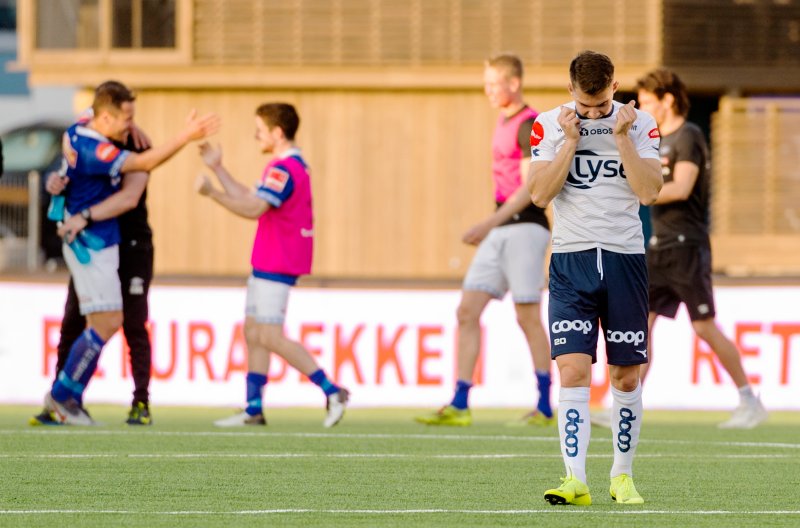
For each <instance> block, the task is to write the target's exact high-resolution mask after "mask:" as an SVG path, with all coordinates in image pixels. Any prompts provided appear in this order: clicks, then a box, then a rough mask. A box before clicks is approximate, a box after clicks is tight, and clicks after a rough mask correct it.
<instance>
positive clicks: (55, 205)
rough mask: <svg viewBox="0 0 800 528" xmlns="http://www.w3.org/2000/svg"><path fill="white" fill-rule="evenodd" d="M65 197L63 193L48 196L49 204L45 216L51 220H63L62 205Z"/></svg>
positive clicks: (64, 202) (64, 203) (63, 205)
mask: <svg viewBox="0 0 800 528" xmlns="http://www.w3.org/2000/svg"><path fill="white" fill-rule="evenodd" d="M66 201H67V199H66V198H65V197H64V195H63V194H55V195H53V196H51V197H50V206H49V207H48V208H47V218H48V219H50V220H52V221H53V222H63V221H64V207H65V206H66Z"/></svg>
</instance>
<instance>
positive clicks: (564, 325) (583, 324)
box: [550, 319, 592, 334]
mask: <svg viewBox="0 0 800 528" xmlns="http://www.w3.org/2000/svg"><path fill="white" fill-rule="evenodd" d="M571 330H575V331H577V332H583V333H584V334H588V333H589V332H591V331H592V322H591V321H580V320H578V319H576V320H574V321H556V322H555V323H553V324H552V326H550V331H551V332H552V333H554V334H560V333H561V332H569V331H571Z"/></svg>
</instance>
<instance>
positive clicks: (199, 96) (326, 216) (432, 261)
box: [136, 69, 567, 278]
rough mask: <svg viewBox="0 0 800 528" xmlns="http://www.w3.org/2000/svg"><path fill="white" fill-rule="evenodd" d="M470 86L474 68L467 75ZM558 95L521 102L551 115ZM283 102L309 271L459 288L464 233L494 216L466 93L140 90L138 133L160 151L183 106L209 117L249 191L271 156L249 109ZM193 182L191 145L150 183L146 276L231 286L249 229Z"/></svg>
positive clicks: (477, 106)
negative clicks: (308, 179)
mask: <svg viewBox="0 0 800 528" xmlns="http://www.w3.org/2000/svg"><path fill="white" fill-rule="evenodd" d="M475 75H476V84H479V82H480V75H481V70H480V69H476V72H475ZM566 95H567V94H566V91H564V92H563V93H561V92H558V93H543V94H532V97H530V98H529V102H530V103H531V104H532V105H535V106H536V107H538V108H542V109H544V108H548V109H549V108H551V107H554V106H556V105H557V104H560V103H562V102H564V101H565V100H566V98H567V97H566ZM274 100H280V101H288V102H291V103H293V104H295V105H296V106H297V108H298V110H299V112H300V115H301V125H300V132H299V134H298V138H297V139H298V142H299V144H300V145H301V146H302V147H303V150H304V152H305V154H306V157H307V159H308V162H309V163H310V165H311V168H312V184H313V189H314V213H315V220H316V244H317V245H316V253H315V257H316V258H315V265H314V273H315V274H317V275H320V276H331V277H366V278H385V277H389V278H456V277H460V276H461V275H463V273H464V272H465V270H466V266H467V264H468V261H469V259H470V258H471V255H472V249H471V248H470V247H468V246H465V245H463V244H462V243H461V242H460V240H461V235H462V233H463V232H464V231H465V230H466V229H467V228H468V227H469V226H471V225H472V223H473V222H476V221H479V220H480V219H482V218H483V217H484V216H485V215H487V214H489V213H490V212H491V211H492V209H493V207H494V203H493V190H492V183H491V176H490V174H491V173H490V142H491V134H492V130H493V127H494V123H495V119H496V116H497V114H496V111H495V110H493V109H491V108H490V107H489V106H488V104H487V102H486V99H485V96H484V95H483V93H482V92H481V91H480V88H476V89H475V90H473V91H460V92H451V91H447V92H445V91H443V92H430V91H423V92H413V91H402V92H393V91H384V92H380V91H372V92H368V93H352V92H346V91H341V92H339V91H302V92H252V91H225V92H217V91H206V92H203V91H196V92H190V93H186V92H178V91H157V90H145V91H141V92H139V98H138V100H137V116H136V119H137V121H138V122H139V123H140V124H141V126H142V127H144V128H145V129H146V131H147V132H148V133H150V135H151V136H152V139H153V141H154V142H155V143H156V144H157V143H160V142H162V141H164V140H166V139H167V138H168V137H169V135H170V134H174V133H176V132H177V131H178V130H179V126H180V123H181V122H182V119H183V116H185V115H186V114H187V113H188V112H189V110H190V109H191V108H198V109H199V110H201V111H207V110H213V111H216V112H218V113H220V114H221V115H222V117H223V121H224V124H223V130H222V132H221V134H220V135H219V136H217V137H215V138H214V139H213V141H214V142H219V143H220V144H221V145H222V147H223V152H224V162H225V165H226V166H227V167H228V168H229V169H230V171H231V173H232V174H234V175H235V176H236V177H237V178H238V179H239V180H241V181H243V182H247V183H248V184H249V183H251V182H255V181H256V180H257V179H258V178H259V176H260V174H261V170H262V168H263V167H264V165H265V163H266V162H267V160H268V158H267V157H265V156H263V155H260V154H259V153H258V152H257V151H256V147H255V141H254V139H253V134H254V127H255V125H254V117H253V115H254V110H255V108H256V107H257V106H258V105H259V104H260V103H262V102H265V101H274ZM201 170H203V167H202V166H201V163H200V162H199V158H198V156H197V154H196V148H195V147H193V146H191V147H188V148H187V149H186V150H184V151H183V152H181V153H180V154H178V155H177V156H176V157H175V158H174V159H172V160H170V161H169V162H168V163H167V164H166V165H165V166H163V167H162V168H159V169H158V170H157V171H156V172H155V173H154V174H153V177H152V181H151V184H150V187H149V189H150V190H149V195H148V196H149V197H148V204H149V207H150V213H151V220H152V224H153V227H154V231H155V244H156V268H157V271H158V272H159V273H166V274H214V275H231V274H241V273H245V272H246V271H247V270H248V269H249V252H250V248H251V243H252V238H253V233H254V229H255V222H252V221H246V220H241V219H238V218H236V217H235V216H233V215H232V214H230V213H227V212H225V211H223V210H222V209H221V208H220V207H218V206H215V205H214V204H212V203H211V202H210V201H208V200H206V199H202V198H201V197H198V196H196V195H195V194H194V193H193V191H192V183H193V181H194V178H195V176H196V175H197V174H198V172H199V171H201Z"/></svg>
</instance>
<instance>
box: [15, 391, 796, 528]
mask: <svg viewBox="0 0 800 528" xmlns="http://www.w3.org/2000/svg"><path fill="white" fill-rule="evenodd" d="M38 410H39V409H38V408H36V407H31V406H0V526H2V527H6V526H9V527H16V526H20V527H23V526H24V527H29V526H78V527H84V526H85V527H95V526H96V527H100V526H103V527H106V526H146V527H148V528H154V527H162V526H163V527H167V526H169V527H174V526H192V527H202V526H237V527H249V526H303V527H314V526H354V527H362V526H363V527H366V526H403V527H415V526H437V527H438V526H444V527H446V526H453V527H469V526H548V527H561V526H564V527H575V526H675V527H681V528H686V527H695V526H697V527H705V526H800V499H799V498H798V493H797V489H798V485H800V413H773V414H772V415H771V417H770V421H769V422H768V423H767V424H765V425H763V426H761V427H759V428H757V429H754V430H751V431H722V430H719V429H717V428H716V423H718V422H719V421H722V420H723V419H724V418H725V417H726V416H727V415H726V414H725V413H696V412H680V413H668V412H648V413H647V414H646V419H645V422H644V429H643V434H642V439H641V444H640V446H639V450H638V454H637V461H636V464H635V473H636V475H635V480H636V484H637V487H638V489H639V491H640V492H641V494H642V496H643V497H644V498H645V504H644V505H641V506H620V505H617V504H615V503H614V502H612V501H611V499H610V497H609V495H608V471H609V469H610V467H611V441H610V432H609V431H608V430H607V429H601V428H598V427H594V428H593V431H592V443H591V445H590V448H589V459H588V467H587V469H588V475H589V477H588V479H589V482H588V484H589V487H590V488H591V491H592V496H593V500H594V504H593V505H592V506H590V507H584V508H581V507H574V506H569V507H564V506H561V507H556V506H550V505H549V504H548V503H546V502H545V501H544V500H543V498H542V494H543V492H544V490H545V489H547V488H550V487H555V486H557V485H558V484H559V480H558V478H559V477H560V476H563V473H564V467H563V463H562V460H561V456H560V454H559V451H558V440H557V432H556V429H555V427H550V428H546V429H541V428H532V427H508V426H507V425H506V423H507V422H508V421H510V420H513V419H514V418H517V417H518V416H520V415H521V414H522V411H521V410H508V409H503V410H481V409H479V410H476V411H474V418H475V424H474V425H473V426H471V427H466V428H431V427H425V426H422V425H418V424H416V423H414V422H413V421H412V417H413V416H414V415H416V414H418V413H420V412H423V411H421V410H418V409H417V410H409V409H352V410H350V411H348V413H347V415H346V416H345V419H344V420H343V422H342V423H341V424H340V425H339V426H337V427H336V428H334V429H323V428H322V425H321V422H322V418H323V411H322V410H321V409H319V410H316V409H270V410H269V411H268V414H267V418H268V420H269V422H270V425H269V426H268V427H266V428H254V427H250V428H236V429H225V430H221V429H216V428H214V427H213V426H212V425H211V421H212V420H214V419H216V418H220V417H223V416H226V415H227V414H228V412H229V411H227V410H224V409H200V408H169V407H167V408H160V407H154V408H153V412H154V420H155V425H154V426H152V427H138V428H136V427H134V428H132V427H128V426H126V425H124V424H123V423H122V422H123V421H124V417H125V414H126V409H124V408H122V407H117V406H90V410H91V411H92V413H93V416H94V417H95V419H97V420H100V421H102V422H104V423H105V425H103V426H101V427H91V428H87V427H36V428H35V427H30V426H28V425H27V419H28V417H29V416H31V415H32V414H34V413H35V412H37V411H38Z"/></svg>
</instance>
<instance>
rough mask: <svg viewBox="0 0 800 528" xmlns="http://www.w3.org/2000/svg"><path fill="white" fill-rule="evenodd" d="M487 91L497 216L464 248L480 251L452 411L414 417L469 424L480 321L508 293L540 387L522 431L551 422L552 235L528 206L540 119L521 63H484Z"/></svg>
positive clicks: (461, 329) (473, 232)
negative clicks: (547, 265) (493, 111)
mask: <svg viewBox="0 0 800 528" xmlns="http://www.w3.org/2000/svg"><path fill="white" fill-rule="evenodd" d="M483 77H484V91H485V92H486V96H487V97H488V98H489V103H490V104H491V105H492V106H493V107H494V108H498V109H499V110H500V115H499V116H498V119H497V126H496V127H495V131H494V137H493V138H492V178H493V180H494V187H495V193H494V199H495V204H496V209H495V211H494V212H493V213H492V214H490V215H489V216H487V217H486V218H485V219H484V220H483V221H482V222H479V223H478V224H476V225H474V226H473V227H471V228H470V229H469V230H468V231H467V232H466V233H465V234H464V236H463V238H462V240H463V242H464V243H465V244H471V245H475V246H478V251H477V252H476V253H475V258H474V259H473V260H472V263H471V264H470V267H469V271H467V276H466V277H465V278H464V284H463V287H462V295H461V303H460V305H459V307H458V311H457V317H458V372H457V375H458V380H457V382H456V388H455V394H454V396H453V400H452V401H451V402H450V404H449V405H446V406H444V407H442V408H441V409H440V410H439V411H437V412H435V413H432V414H429V415H426V416H419V417H417V421H418V422H420V423H424V424H427V425H470V424H471V423H472V416H471V414H470V410H469V405H468V397H469V391H470V389H471V388H472V379H473V375H474V371H475V365H476V364H477V362H478V356H479V354H480V343H481V327H480V317H481V314H482V313H483V310H484V309H485V308H486V305H487V304H489V301H491V300H492V299H502V298H503V297H504V296H505V294H506V292H507V291H509V290H510V291H511V295H512V298H513V300H514V307H515V309H516V312H517V321H518V322H519V325H520V328H521V329H522V332H523V334H524V335H525V340H526V342H527V344H528V350H529V352H530V354H531V357H532V359H533V365H534V374H535V376H536V380H537V383H538V388H539V400H538V403H537V405H536V409H535V410H534V411H533V412H531V413H529V414H527V415H525V416H524V417H523V420H522V422H521V423H522V424H528V425H549V424H551V423H553V411H552V409H551V408H550V348H549V346H548V341H547V339H548V337H547V333H546V332H545V330H544V327H543V326H542V320H541V315H540V313H539V303H540V301H541V296H542V288H543V287H544V259H545V253H546V251H547V244H548V242H549V240H550V230H549V224H548V221H547V217H546V216H545V214H544V210H542V209H540V208H539V207H536V206H535V205H533V204H532V203H531V200H530V196H529V195H528V192H527V189H526V186H525V185H523V183H524V182H525V181H527V174H528V166H529V165H530V159H531V154H530V150H529V149H530V141H531V129H532V126H533V122H534V120H535V119H536V115H537V114H536V112H535V111H534V110H532V109H531V108H530V107H528V105H526V104H525V101H523V99H522V61H521V60H520V58H519V57H517V56H515V55H509V54H502V55H497V56H495V57H492V58H491V59H489V60H487V61H486V65H485V69H484V74H483Z"/></svg>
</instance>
